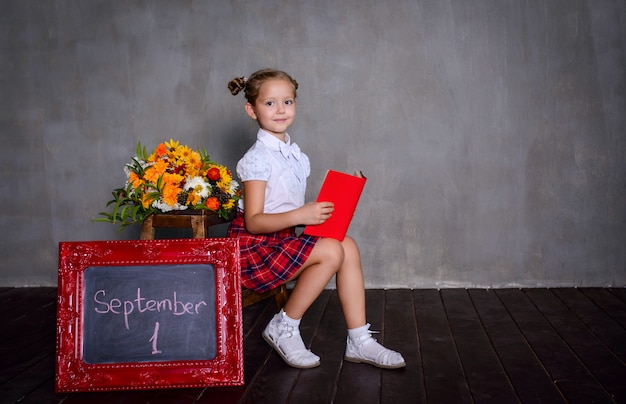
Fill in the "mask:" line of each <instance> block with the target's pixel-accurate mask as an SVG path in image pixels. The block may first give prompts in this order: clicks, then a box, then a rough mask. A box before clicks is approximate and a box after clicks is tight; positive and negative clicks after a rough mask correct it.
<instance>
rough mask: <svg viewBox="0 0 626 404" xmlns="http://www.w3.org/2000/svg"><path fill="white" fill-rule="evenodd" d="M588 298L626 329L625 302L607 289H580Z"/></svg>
mask: <svg viewBox="0 0 626 404" xmlns="http://www.w3.org/2000/svg"><path fill="white" fill-rule="evenodd" d="M580 290H581V291H582V292H583V293H584V294H585V295H587V297H589V298H590V299H591V300H593V302H594V303H595V304H596V305H597V306H598V307H600V308H601V309H602V310H604V312H605V313H610V317H611V318H612V319H613V320H615V321H616V322H617V323H619V324H620V325H621V326H622V327H623V328H626V303H624V301H623V300H621V299H619V298H618V297H616V296H615V295H614V294H613V293H611V292H609V291H608V290H607V289H602V288H581V289H580Z"/></svg>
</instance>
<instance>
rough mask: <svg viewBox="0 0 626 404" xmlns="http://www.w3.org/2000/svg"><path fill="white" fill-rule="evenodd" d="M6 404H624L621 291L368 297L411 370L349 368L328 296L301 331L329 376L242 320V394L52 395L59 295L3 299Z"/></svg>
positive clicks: (625, 339)
mask: <svg viewBox="0 0 626 404" xmlns="http://www.w3.org/2000/svg"><path fill="white" fill-rule="evenodd" d="M0 302H2V305H0V322H1V323H2V329H1V331H0V333H1V334H0V335H1V338H0V341H1V342H0V351H1V352H0V358H1V359H0V360H1V361H2V365H1V366H0V402H2V403H13V402H20V403H67V404H69V403H90V404H96V403H229V402H233V403H235V402H243V403H283V402H290V403H331V402H334V403H393V404H399V403H422V402H428V403H471V402H476V403H483V402H490V403H515V402H521V403H535V402H543V403H559V402H572V403H578V402H580V403H592V402H594V403H614V402H622V403H626V366H625V363H626V290H625V289H622V288H619V289H617V288H615V289H600V288H598V289H596V288H587V289H573V288H572V289H521V290H520V289H500V290H479V289H471V290H465V289H443V290H432V289H427V290H368V291H367V303H368V320H369V321H370V322H371V323H372V328H373V329H377V330H380V331H382V332H381V334H380V335H379V340H382V341H383V342H384V343H385V344H386V345H388V346H389V347H392V348H395V349H398V350H400V351H401V352H402V353H403V354H404V357H405V359H406V361H407V364H408V366H407V367H406V368H405V369H402V370H379V369H377V368H374V367H372V366H369V365H362V364H353V363H349V362H344V361H343V360H342V357H343V350H344V347H345V327H344V323H343V318H342V315H341V309H340V307H339V303H338V300H337V295H336V293H335V291H331V290H327V291H325V292H324V294H323V295H322V296H321V297H320V298H319V299H318V300H317V301H316V303H315V304H314V306H313V307H312V308H311V309H310V311H309V312H308V314H307V315H306V316H305V318H304V320H303V322H302V327H301V330H302V333H303V335H304V338H305V342H306V343H310V344H311V348H312V350H313V352H315V353H317V354H318V355H320V356H321V358H322V365H321V366H320V367H318V368H315V369H310V370H297V369H292V368H290V367H288V366H286V365H285V364H284V363H283V362H282V360H281V359H280V358H279V357H278V355H276V354H275V353H273V352H272V351H271V349H270V348H269V347H268V345H267V344H266V343H265V342H264V341H263V339H262V338H261V335H260V334H261V331H262V329H263V327H264V326H265V324H266V323H267V321H268V320H269V318H270V317H271V316H272V315H273V314H274V311H275V309H274V305H273V302H272V301H271V300H268V301H265V302H261V303H258V304H256V305H253V306H251V307H248V308H246V309H245V310H244V316H243V317H244V334H245V335H244V338H245V339H244V351H245V352H244V356H245V364H244V368H245V380H246V385H245V386H244V387H230V388H207V389H170V390H153V391H131V392H108V393H73V394H54V391H53V387H54V364H55V321H56V320H55V318H56V312H55V310H56V289H54V288H25V289H21V288H20V289H13V288H0Z"/></svg>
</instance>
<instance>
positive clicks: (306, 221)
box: [300, 202, 335, 225]
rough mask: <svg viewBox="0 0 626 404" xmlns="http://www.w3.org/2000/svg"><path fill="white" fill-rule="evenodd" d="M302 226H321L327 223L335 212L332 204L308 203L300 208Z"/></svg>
mask: <svg viewBox="0 0 626 404" xmlns="http://www.w3.org/2000/svg"><path fill="white" fill-rule="evenodd" d="M300 210H301V215H302V216H301V217H302V223H301V224H303V225H316V224H322V223H324V222H325V221H327V220H328V219H329V218H330V217H331V216H332V214H333V211H334V210H335V205H334V204H333V203H332V202H309V203H307V204H305V205H304V206H302V207H301V208H300Z"/></svg>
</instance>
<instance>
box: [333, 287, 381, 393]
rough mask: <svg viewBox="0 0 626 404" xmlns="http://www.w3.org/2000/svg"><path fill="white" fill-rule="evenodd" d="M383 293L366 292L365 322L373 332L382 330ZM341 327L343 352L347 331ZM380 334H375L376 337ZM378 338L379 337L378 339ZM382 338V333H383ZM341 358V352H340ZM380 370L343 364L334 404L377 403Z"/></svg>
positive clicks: (355, 364) (365, 365) (368, 366)
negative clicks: (368, 323)
mask: <svg viewBox="0 0 626 404" xmlns="http://www.w3.org/2000/svg"><path fill="white" fill-rule="evenodd" d="M384 295H385V293H384V291H383V290H366V293H365V301H366V307H367V318H366V321H368V322H370V324H371V328H370V331H373V330H383V327H384V317H383V313H384V305H385V296H384ZM338 326H339V327H342V330H341V332H342V334H343V339H342V341H341V347H342V349H343V351H345V347H346V338H347V331H346V327H345V323H344V324H342V325H338ZM379 335H380V334H376V335H375V336H376V337H378V336H379ZM378 338H380V337H378ZM383 338H384V333H383ZM341 355H342V357H343V352H342V354H341ZM381 372H382V371H381V369H379V368H376V367H374V366H372V365H367V364H359V363H352V362H348V361H344V362H343V366H342V368H341V373H340V375H339V379H338V380H337V391H336V395H335V397H334V402H335V403H338V404H340V403H377V402H379V400H380V388H381V387H380V382H381Z"/></svg>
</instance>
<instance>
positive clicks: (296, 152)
mask: <svg viewBox="0 0 626 404" xmlns="http://www.w3.org/2000/svg"><path fill="white" fill-rule="evenodd" d="M257 139H258V140H259V141H261V142H262V143H263V144H265V145H266V146H268V147H269V148H270V149H271V150H274V151H279V152H280V153H281V154H282V155H283V156H284V157H285V158H289V156H293V157H294V158H295V159H296V160H300V148H299V147H298V145H297V144H295V143H291V137H289V134H288V133H285V142H283V141H281V140H280V139H279V138H277V137H276V136H273V135H271V134H269V133H267V132H266V131H264V130H263V129H259V131H258V132H257Z"/></svg>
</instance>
